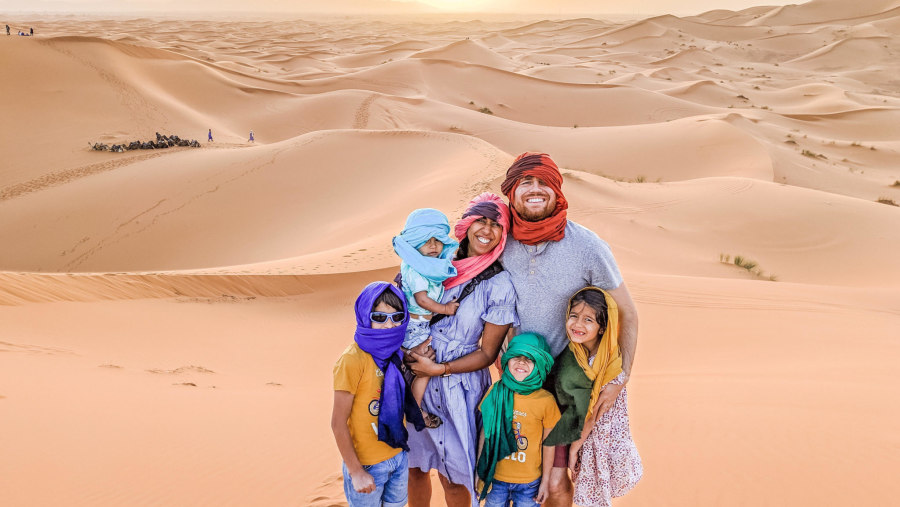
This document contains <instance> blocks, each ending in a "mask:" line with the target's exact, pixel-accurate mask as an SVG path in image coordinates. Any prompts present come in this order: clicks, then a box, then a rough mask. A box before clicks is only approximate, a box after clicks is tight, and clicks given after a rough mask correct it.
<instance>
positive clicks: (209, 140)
mask: <svg viewBox="0 0 900 507" xmlns="http://www.w3.org/2000/svg"><path fill="white" fill-rule="evenodd" d="M212 140H213V139H212V129H209V134H207V137H206V142H208V143H211V142H212Z"/></svg>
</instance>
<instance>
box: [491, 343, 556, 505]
mask: <svg viewBox="0 0 900 507" xmlns="http://www.w3.org/2000/svg"><path fill="white" fill-rule="evenodd" d="M552 366H553V356H552V355H551V354H550V347H549V346H548V345H547V342H546V341H545V340H544V338H543V337H542V336H541V335H539V334H535V333H524V334H520V335H518V336H515V337H513V338H512V340H510V342H509V348H508V349H507V350H506V353H505V354H503V357H502V359H501V368H502V371H503V374H502V375H501V377H500V380H498V381H497V382H495V383H494V385H492V386H491V388H490V389H489V390H488V392H487V394H486V395H485V396H484V399H483V400H482V401H481V406H480V408H481V414H482V420H483V430H482V438H483V439H484V443H483V447H482V449H481V454H480V455H479V456H478V464H477V466H476V472H477V474H478V478H479V480H480V482H483V486H482V487H481V499H482V500H484V499H485V498H487V500H486V501H485V504H484V505H485V507H493V506H504V507H505V506H507V505H509V503H510V501H511V502H512V504H513V505H514V506H515V507H519V506H533V505H538V504H540V503H543V502H544V500H545V499H546V498H547V487H548V486H547V484H548V478H549V476H550V471H551V470H552V468H553V453H554V450H555V449H554V448H553V447H547V446H544V445H543V442H544V438H546V437H547V435H548V434H549V433H550V430H552V429H553V427H554V426H555V425H556V423H557V421H559V418H560V412H559V407H557V405H556V400H555V399H554V398H553V395H552V394H550V393H549V392H547V391H545V390H544V389H541V386H542V385H543V384H544V380H545V379H546V378H547V374H548V373H549V372H550V368H551V367H552Z"/></svg>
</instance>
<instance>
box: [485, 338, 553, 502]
mask: <svg viewBox="0 0 900 507" xmlns="http://www.w3.org/2000/svg"><path fill="white" fill-rule="evenodd" d="M514 357H527V358H528V359H531V361H532V362H534V369H533V370H532V371H531V374H529V375H528V376H527V377H525V379H524V380H522V381H521V382H519V381H517V380H516V379H515V377H513V376H512V373H511V372H510V371H509V368H508V367H507V363H508V362H509V360H510V359H512V358H514ZM552 366H553V356H552V355H551V354H550V347H549V346H548V345H547V342H546V341H545V340H544V337H543V336H541V335H539V334H536V333H524V334H520V335H518V336H514V337H513V338H512V339H511V340H510V341H509V348H508V349H506V353H505V354H503V357H502V359H501V367H502V368H503V375H502V376H501V377H500V380H498V381H497V382H496V383H495V384H494V387H493V389H491V392H489V393H488V394H487V396H485V397H484V400H483V401H482V402H481V415H482V421H483V424H484V448H482V449H481V455H480V456H478V463H477V465H476V466H475V470H476V472H477V473H478V478H479V479H481V480H482V481H484V487H483V488H482V490H481V498H480V499H481V500H484V498H485V497H486V496H487V493H488V490H489V489H490V486H491V483H492V482H494V471H495V470H496V469H497V463H498V462H499V461H500V460H501V459H503V458H505V457H507V456H509V455H510V454H512V453H513V452H515V451H516V437H515V434H514V433H513V429H512V420H513V393H518V394H523V395H527V394H531V393H533V392H535V391H537V390H538V389H540V388H541V386H542V385H544V380H545V379H546V378H547V374H548V373H549V372H550V368H551V367H552Z"/></svg>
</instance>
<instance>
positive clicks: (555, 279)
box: [500, 152, 638, 507]
mask: <svg viewBox="0 0 900 507" xmlns="http://www.w3.org/2000/svg"><path fill="white" fill-rule="evenodd" d="M562 183H563V179H562V175H561V174H560V172H559V168H558V167H557V166H556V164H555V163H554V162H553V160H551V159H550V156H549V155H547V154H545V153H530V152H529V153H523V154H522V155H519V157H518V158H516V160H515V162H513V164H512V165H511V166H510V168H509V169H508V170H507V171H506V179H505V180H504V181H503V183H502V184H501V190H502V191H503V194H504V195H506V198H507V199H508V200H509V203H510V213H511V222H512V227H511V229H512V234H510V235H509V236H508V239H507V242H506V248H505V249H504V251H503V255H502V256H501V258H500V262H501V263H502V264H503V267H504V268H505V269H506V270H507V271H508V272H509V273H510V275H511V278H512V282H513V286H514V287H515V289H516V295H517V297H518V300H517V303H516V310H517V313H518V314H519V321H520V326H519V328H517V329H515V332H516V334H519V333H526V332H531V333H538V334H541V335H543V336H544V337H546V339H547V343H548V344H549V345H550V348H551V349H552V352H553V356H554V357H556V356H558V355H559V354H560V352H562V351H563V349H565V348H566V346H568V338H567V337H566V331H565V321H566V315H565V312H566V304H567V302H568V300H569V298H570V297H571V296H572V294H574V293H575V291H577V290H578V289H581V288H583V287H585V286H588V285H592V286H595V287H600V288H601V289H604V290H606V291H607V292H608V293H609V294H610V295H611V296H612V297H613V299H615V300H616V303H617V304H618V306H619V322H620V333H619V348H620V349H621V351H622V369H623V371H624V373H625V382H626V383H627V382H628V379H629V378H630V376H631V365H632V363H633V361H634V353H635V350H636V348H637V329H638V320H637V310H636V309H635V306H634V302H633V301H632V299H631V294H630V293H629V292H628V288H627V287H626V286H625V283H624V282H623V281H622V275H621V274H620V273H619V268H618V266H617V265H616V261H615V259H614V258H613V255H612V252H611V251H610V249H609V245H607V244H606V242H605V241H603V240H602V239H600V238H599V237H598V236H597V235H596V234H595V233H594V232H592V231H591V230H589V229H587V228H585V227H583V226H581V225H578V224H576V223H575V222H572V221H570V220H568V219H567V218H566V209H567V208H568V207H569V204H568V202H567V201H566V199H565V197H564V196H563V194H562ZM623 387H624V384H623V385H613V384H609V385H607V386H606V387H605V388H604V389H603V391H602V392H601V393H600V399H599V400H598V401H597V404H596V405H595V407H596V410H597V412H596V413H598V414H603V413H604V412H606V411H607V410H609V409H610V407H612V405H613V403H614V402H615V400H616V398H617V397H618V395H619V393H620V392H621V390H622V388H623ZM549 486H550V496H549V497H548V499H547V501H546V503H544V507H555V506H570V505H572V481H571V479H570V478H569V475H568V472H567V468H565V465H564V464H560V463H559V462H557V466H554V468H553V472H552V473H551V476H550V485H549Z"/></svg>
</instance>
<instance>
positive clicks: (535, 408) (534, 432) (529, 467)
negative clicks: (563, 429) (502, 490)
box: [485, 386, 560, 484]
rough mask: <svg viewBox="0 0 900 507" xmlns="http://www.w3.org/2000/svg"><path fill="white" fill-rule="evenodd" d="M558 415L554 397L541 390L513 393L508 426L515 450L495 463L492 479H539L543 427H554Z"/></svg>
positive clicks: (525, 481)
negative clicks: (511, 419)
mask: <svg viewBox="0 0 900 507" xmlns="http://www.w3.org/2000/svg"><path fill="white" fill-rule="evenodd" d="M493 387H494V386H491V388H492V389H493ZM488 392H490V391H488ZM485 396H486V395H485ZM559 418H560V413H559V407H558V406H557V405H556V400H555V399H554V398H553V395H552V394H550V393H549V392H547V391H545V390H544V389H538V390H537V391H535V392H533V393H531V394H526V395H522V394H515V393H514V394H513V421H512V426H513V432H514V433H515V435H516V446H517V447H518V450H517V451H516V452H514V453H512V454H510V455H509V456H507V457H506V458H504V459H502V460H500V462H499V463H497V469H496V470H495V471H494V479H496V480H498V481H503V482H510V483H513V484H528V483H529V482H532V481H534V480H536V479H539V478H540V477H541V472H542V470H541V451H542V447H543V445H542V444H543V440H544V428H552V427H554V426H556V423H557V422H559ZM550 459H553V457H552V456H550Z"/></svg>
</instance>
